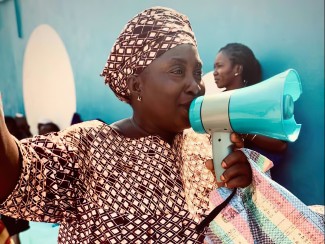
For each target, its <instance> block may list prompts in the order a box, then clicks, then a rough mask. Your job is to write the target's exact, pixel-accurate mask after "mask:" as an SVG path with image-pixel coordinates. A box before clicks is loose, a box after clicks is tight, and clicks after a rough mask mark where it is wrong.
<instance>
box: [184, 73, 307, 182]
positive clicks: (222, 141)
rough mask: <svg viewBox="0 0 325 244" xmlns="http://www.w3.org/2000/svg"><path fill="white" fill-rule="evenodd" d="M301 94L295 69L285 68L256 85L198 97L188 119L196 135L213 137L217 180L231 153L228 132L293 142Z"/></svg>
mask: <svg viewBox="0 0 325 244" xmlns="http://www.w3.org/2000/svg"><path fill="white" fill-rule="evenodd" d="M301 93H302V88H301V81H300V78H299V75H298V73H297V71H296V70H294V69H288V70H286V71H284V72H282V73H280V74H277V75H275V76H273V77H271V78H269V79H267V80H264V81H262V82H260V83H258V84H255V85H252V86H249V87H245V88H241V89H237V90H231V91H225V92H220V93H216V94H213V95H211V94H210V95H206V96H200V97H197V98H196V99H194V100H193V101H192V103H191V105H190V110H189V119H190V124H191V127H192V128H193V130H194V131H195V132H197V133H209V134H211V135H212V154H213V164H214V169H215V172H216V177H217V181H220V176H221V175H222V173H223V171H224V169H223V168H222V167H221V162H222V160H223V159H224V158H225V157H226V156H227V155H228V154H229V153H230V152H231V146H232V143H231V141H230V133H231V132H237V133H245V134H259V135H263V136H267V137H272V138H276V139H280V140H284V141H290V142H294V141H295V140H296V139H297V138H298V136H299V133H300V129H301V124H297V123H296V121H295V119H294V102H295V101H296V100H297V99H298V98H299V96H300V95H301Z"/></svg>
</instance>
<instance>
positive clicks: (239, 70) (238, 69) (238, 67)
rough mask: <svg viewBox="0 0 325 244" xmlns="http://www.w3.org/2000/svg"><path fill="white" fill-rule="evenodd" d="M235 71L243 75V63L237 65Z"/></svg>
mask: <svg viewBox="0 0 325 244" xmlns="http://www.w3.org/2000/svg"><path fill="white" fill-rule="evenodd" d="M235 73H236V74H238V75H242V73H243V66H242V65H241V64H236V65H235Z"/></svg>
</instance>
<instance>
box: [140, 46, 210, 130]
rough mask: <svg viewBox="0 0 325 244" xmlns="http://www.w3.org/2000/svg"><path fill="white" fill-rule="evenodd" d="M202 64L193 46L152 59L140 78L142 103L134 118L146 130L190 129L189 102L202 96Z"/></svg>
mask: <svg viewBox="0 0 325 244" xmlns="http://www.w3.org/2000/svg"><path fill="white" fill-rule="evenodd" d="M201 76H202V62H201V60H200V57H199V54H198V51H197V49H196V47H194V46H192V45H189V44H182V45H179V46H177V47H175V48H172V49H170V50H168V51H167V52H165V53H164V54H163V55H161V56H160V57H159V58H157V59H155V60H154V61H153V62H152V63H151V64H150V65H149V66H148V67H146V69H145V70H144V71H143V72H142V73H141V74H140V75H139V78H140V82H141V97H142V101H141V102H140V103H141V104H138V105H139V106H137V107H138V108H139V109H138V110H137V111H135V112H136V114H135V115H136V116H138V117H139V118H140V121H141V125H142V127H143V128H145V129H146V130H147V131H155V132H156V133H158V134H166V133H178V132H181V131H183V130H184V129H186V128H189V127H190V122H189V115H188V112H189V108H190V104H191V102H192V100H193V99H194V98H196V97H198V96H200V95H204V92H205V88H204V84H203V82H202V77H201Z"/></svg>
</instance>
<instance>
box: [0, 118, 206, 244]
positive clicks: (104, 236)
mask: <svg viewBox="0 0 325 244" xmlns="http://www.w3.org/2000/svg"><path fill="white" fill-rule="evenodd" d="M180 141H181V135H180V136H178V137H177V138H176V140H175V143H174V145H173V146H172V147H171V146H170V145H169V144H167V143H166V142H164V141H163V140H162V139H160V138H159V137H156V136H148V137H143V138H139V139H130V138H126V137H124V136H122V135H120V134H118V133H117V132H115V131H114V130H113V129H111V127H110V126H108V125H106V124H104V123H102V122H100V121H91V122H83V123H81V124H78V125H75V126H71V127H69V128H68V129H66V130H64V131H61V132H59V133H54V134H51V135H42V136H36V137H34V138H28V139H24V140H22V141H20V142H18V144H19V147H20V151H21V154H22V155H23V158H24V160H23V162H22V173H21V176H20V179H19V182H18V183H17V186H16V188H15V190H14V192H13V193H12V194H11V195H10V196H9V197H8V198H7V199H6V201H5V202H3V203H2V204H0V213H2V214H6V215H8V216H12V217H15V218H25V219H28V220H32V221H42V222H54V223H60V230H59V238H58V242H59V243H104V242H105V243H162V242H165V243H202V241H203V238H204V236H203V234H202V233H197V232H196V231H195V226H196V224H197V223H196V222H195V221H193V218H192V217H191V214H190V213H189V212H188V211H187V209H188V207H187V204H186V201H185V198H184V191H183V186H182V178H181V174H180V171H179V168H180V166H179V163H178V162H177V160H178V159H179V153H178V152H179V145H180Z"/></svg>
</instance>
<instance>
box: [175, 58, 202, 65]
mask: <svg viewBox="0 0 325 244" xmlns="http://www.w3.org/2000/svg"><path fill="white" fill-rule="evenodd" d="M171 63H183V64H186V63H188V60H187V59H184V58H171ZM202 65H203V64H202V62H201V61H200V60H198V61H197V63H196V66H197V67H202Z"/></svg>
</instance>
